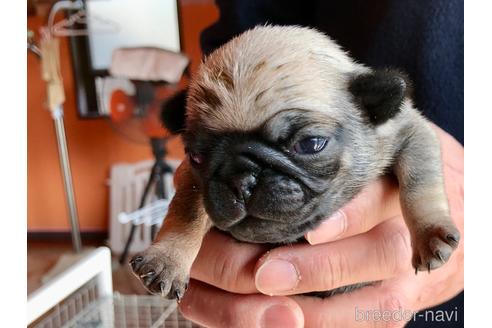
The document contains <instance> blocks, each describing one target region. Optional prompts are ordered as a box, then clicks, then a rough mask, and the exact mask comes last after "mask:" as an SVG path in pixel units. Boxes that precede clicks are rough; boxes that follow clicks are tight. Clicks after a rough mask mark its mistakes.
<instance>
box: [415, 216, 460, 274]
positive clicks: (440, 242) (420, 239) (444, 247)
mask: <svg viewBox="0 0 492 328" xmlns="http://www.w3.org/2000/svg"><path fill="white" fill-rule="evenodd" d="M416 239H417V240H416V242H415V243H414V246H413V259H412V264H413V267H414V268H415V274H417V272H418V271H428V272H430V271H431V270H434V269H437V268H439V267H441V266H442V265H443V264H444V263H446V262H447V261H448V260H449V258H450V257H451V254H452V253H453V251H454V250H455V249H456V247H458V244H459V240H460V233H459V231H458V229H456V227H455V226H454V225H452V224H449V225H434V226H430V227H428V228H427V229H425V230H423V231H422V232H421V233H420V234H418V235H417V236H416Z"/></svg>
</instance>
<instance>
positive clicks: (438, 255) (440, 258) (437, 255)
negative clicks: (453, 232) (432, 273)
mask: <svg viewBox="0 0 492 328" xmlns="http://www.w3.org/2000/svg"><path fill="white" fill-rule="evenodd" d="M436 257H437V258H438V259H439V261H441V262H442V263H444V262H445V261H444V258H443V257H442V254H441V252H440V251H439V250H438V251H436Z"/></svg>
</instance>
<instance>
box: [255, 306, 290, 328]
mask: <svg viewBox="0 0 492 328" xmlns="http://www.w3.org/2000/svg"><path fill="white" fill-rule="evenodd" d="M298 326H299V324H298V319H297V317H296V315H295V314H294V312H293V311H292V310H291V309H290V308H289V307H288V306H287V305H281V304H275V305H273V306H271V307H269V308H267V309H266V310H265V312H264V313H263V316H262V319H261V324H260V327H263V328H274V327H281V328H284V327H285V328H290V327H298Z"/></svg>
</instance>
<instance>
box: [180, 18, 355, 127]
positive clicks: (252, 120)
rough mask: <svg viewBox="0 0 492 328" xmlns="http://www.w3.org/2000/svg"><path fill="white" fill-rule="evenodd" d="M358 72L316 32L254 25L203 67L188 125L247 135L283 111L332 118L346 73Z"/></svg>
mask: <svg viewBox="0 0 492 328" xmlns="http://www.w3.org/2000/svg"><path fill="white" fill-rule="evenodd" d="M363 69H364V68H363V67H362V66H361V65H358V64H355V63H354V62H353V61H352V60H351V59H350V58H349V57H348V56H347V55H346V54H345V53H344V52H343V51H342V50H341V49H340V47H339V46H338V45H337V44H336V43H335V42H333V41H332V40H331V39H329V38H328V37H327V36H325V35H324V34H321V33H319V32H317V31H315V30H312V29H308V28H301V27H285V26H284V27H279V26H265V27H257V28H255V29H253V30H250V31H247V32H245V33H243V34H242V35H240V36H239V37H236V38H235V39H233V40H231V41H230V42H228V43H227V44H225V45H224V46H222V47H221V48H219V49H217V50H216V51H215V52H213V53H212V54H211V55H210V56H209V57H208V58H206V59H205V61H204V62H203V63H202V65H201V66H200V68H199V71H198V72H197V74H196V76H195V77H194V80H193V82H192V83H191V85H190V93H189V101H188V108H187V125H188V126H190V125H191V126H194V125H195V124H197V123H199V124H202V125H206V128H207V129H210V130H216V131H226V130H236V131H248V130H252V129H255V128H257V127H258V125H260V124H262V123H263V122H265V121H266V120H268V119H269V118H270V117H271V116H272V115H274V114H275V113H277V112H278V111H280V110H284V109H292V108H301V109H307V110H313V111H322V112H325V113H327V114H328V115H329V114H330V111H332V112H333V114H334V115H336V107H337V106H343V104H337V102H339V101H340V99H346V98H347V96H346V89H347V88H346V85H347V81H348V79H349V78H350V74H351V73H353V72H355V71H356V70H359V71H360V70H363Z"/></svg>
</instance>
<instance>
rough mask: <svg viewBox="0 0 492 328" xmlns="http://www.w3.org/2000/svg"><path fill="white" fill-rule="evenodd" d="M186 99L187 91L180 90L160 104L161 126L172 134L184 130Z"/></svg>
mask: <svg viewBox="0 0 492 328" xmlns="http://www.w3.org/2000/svg"><path fill="white" fill-rule="evenodd" d="M187 97H188V89H185V90H181V91H179V92H178V93H176V94H175V95H174V96H172V97H171V98H170V99H168V100H167V101H166V102H164V103H163V104H162V110H161V120H162V124H163V125H164V126H165V127H166V128H167V129H168V130H169V131H171V132H172V133H175V134H176V133H181V132H182V131H183V130H184V128H185V114H186V99H187Z"/></svg>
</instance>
